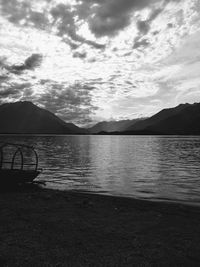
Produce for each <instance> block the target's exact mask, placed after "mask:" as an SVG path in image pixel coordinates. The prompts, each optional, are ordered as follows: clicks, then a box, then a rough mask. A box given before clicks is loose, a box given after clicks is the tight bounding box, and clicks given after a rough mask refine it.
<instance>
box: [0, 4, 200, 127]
mask: <svg viewBox="0 0 200 267" xmlns="http://www.w3.org/2000/svg"><path fill="white" fill-rule="evenodd" d="M199 44H200V1H199V0H37V1H36V0H0V104H2V103H7V102H16V101H32V102H33V103H34V104H36V105H38V106H40V107H42V108H45V109H48V110H49V111H51V112H53V113H55V114H56V115H57V116H59V117H60V118H61V119H63V120H65V121H66V122H73V123H75V124H77V125H79V126H85V125H89V124H92V123H95V122H98V121H102V120H108V121H109V120H122V119H134V118H138V117H148V116H151V115H153V114H155V113H156V112H158V111H160V110H161V109H163V108H170V107H174V106H176V105H178V104H180V103H186V102H187V103H194V102H200V49H199V48H200V45H199Z"/></svg>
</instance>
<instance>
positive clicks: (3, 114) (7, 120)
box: [0, 101, 84, 134]
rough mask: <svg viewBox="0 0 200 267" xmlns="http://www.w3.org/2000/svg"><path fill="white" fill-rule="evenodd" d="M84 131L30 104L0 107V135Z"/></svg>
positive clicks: (74, 132)
mask: <svg viewBox="0 0 200 267" xmlns="http://www.w3.org/2000/svg"><path fill="white" fill-rule="evenodd" d="M83 132H84V130H83V129H81V128H79V127H77V126H76V125H74V124H73V123H66V122H64V121H63V120H61V119H60V118H58V117H57V116H56V115H54V114H53V113H51V112H50V111H48V110H45V109H42V108H39V107H37V106H36V105H34V104H33V103H32V102H28V101H24V102H21V101H20V102H15V103H7V104H3V105H1V106H0V133H19V134H79V133H83Z"/></svg>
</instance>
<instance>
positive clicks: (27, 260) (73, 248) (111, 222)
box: [0, 187, 200, 267]
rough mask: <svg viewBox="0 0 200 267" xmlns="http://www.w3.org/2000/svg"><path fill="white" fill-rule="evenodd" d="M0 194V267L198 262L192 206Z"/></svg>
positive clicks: (34, 191) (199, 237) (199, 243)
mask: <svg viewBox="0 0 200 267" xmlns="http://www.w3.org/2000/svg"><path fill="white" fill-rule="evenodd" d="M1 191H2V192H0V266H10V267H15V266H20V267H21V266H29V267H31V266H36V267H40V266H49V267H50V266H57V267H61V266H77V267H79V266H84V267H85V266H86V267H87V266H91V267H92V266H94V267H95V266H109V267H110V266H124V267H126V266H190V267H191V266H200V208H197V207H196V208H195V207H187V206H182V205H178V204H176V205H174V204H164V203H152V202H146V201H139V200H132V199H125V198H115V197H106V196H99V195H89V194H83V193H76V192H58V191H52V190H41V189H38V188H35V187H27V188H26V189H25V188H23V189H19V188H18V189H14V190H10V189H9V190H1Z"/></svg>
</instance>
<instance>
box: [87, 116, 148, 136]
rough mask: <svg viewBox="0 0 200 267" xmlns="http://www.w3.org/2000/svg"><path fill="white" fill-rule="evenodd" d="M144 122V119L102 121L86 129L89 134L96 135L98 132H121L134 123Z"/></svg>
mask: <svg viewBox="0 0 200 267" xmlns="http://www.w3.org/2000/svg"><path fill="white" fill-rule="evenodd" d="M142 120H144V118H139V119H133V120H120V121H102V122H98V123H97V124H95V125H94V126H92V127H90V128H88V132H89V133H91V134H97V133H100V132H106V133H111V132H123V131H125V130H126V129H127V128H128V127H130V126H133V125H134V124H135V123H137V122H139V121H142Z"/></svg>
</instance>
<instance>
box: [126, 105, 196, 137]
mask: <svg viewBox="0 0 200 267" xmlns="http://www.w3.org/2000/svg"><path fill="white" fill-rule="evenodd" d="M141 131H142V132H153V133H155V134H156V133H157V134H158V133H159V134H186V135H187V134H200V103H195V104H181V105H179V106H177V107H175V108H169V109H163V110H162V111H160V112H159V113H157V114H155V115H154V116H152V117H151V118H149V119H146V120H143V121H140V122H137V123H135V124H134V125H132V126H131V127H128V128H127V130H126V132H128V133H129V134H130V133H135V132H141Z"/></svg>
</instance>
